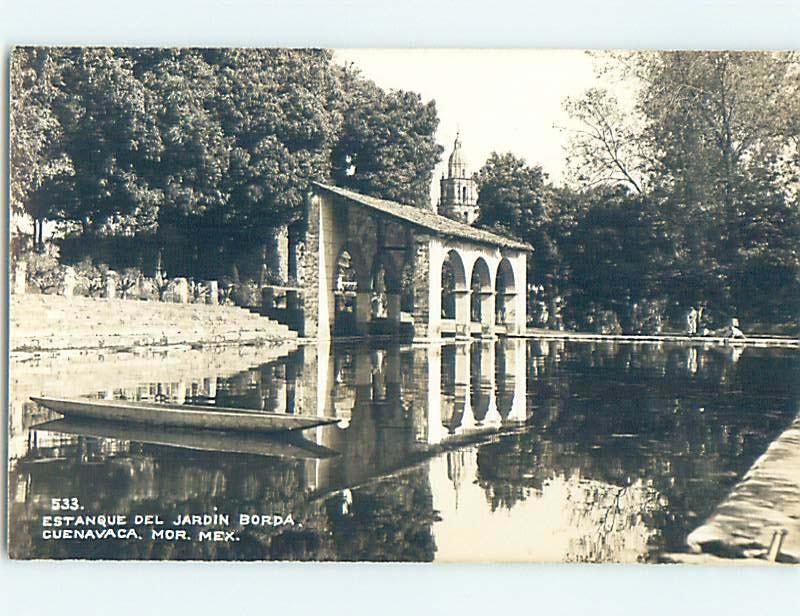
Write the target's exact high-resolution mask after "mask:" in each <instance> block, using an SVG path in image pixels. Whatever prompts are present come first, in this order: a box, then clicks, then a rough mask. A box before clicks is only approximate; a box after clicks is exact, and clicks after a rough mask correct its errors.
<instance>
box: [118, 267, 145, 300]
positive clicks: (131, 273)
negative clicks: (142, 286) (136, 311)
mask: <svg viewBox="0 0 800 616" xmlns="http://www.w3.org/2000/svg"><path fill="white" fill-rule="evenodd" d="M142 278H143V276H142V270H140V269H139V268H138V267H126V268H125V269H124V270H122V273H121V274H120V276H119V294H120V297H122V298H123V299H127V298H128V297H130V296H131V295H133V294H134V292H135V291H136V289H137V287H138V286H139V283H140V281H141V280H142Z"/></svg>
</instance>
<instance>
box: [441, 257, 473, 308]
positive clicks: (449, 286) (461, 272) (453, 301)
mask: <svg viewBox="0 0 800 616" xmlns="http://www.w3.org/2000/svg"><path fill="white" fill-rule="evenodd" d="M466 293H467V276H466V270H465V268H464V261H463V259H462V258H461V255H460V254H458V251H457V250H455V249H452V250H450V251H448V253H447V256H446V257H445V259H444V262H443V263H442V318H443V319H455V320H456V321H458V322H464V323H466V321H467V315H466V314H465V311H464V307H463V306H461V304H462V303H463V301H461V300H462V298H463V297H466Z"/></svg>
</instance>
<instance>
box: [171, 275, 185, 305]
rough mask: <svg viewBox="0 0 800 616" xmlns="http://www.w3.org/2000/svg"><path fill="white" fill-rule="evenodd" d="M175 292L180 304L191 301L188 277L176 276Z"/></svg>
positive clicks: (174, 282)
mask: <svg viewBox="0 0 800 616" xmlns="http://www.w3.org/2000/svg"><path fill="white" fill-rule="evenodd" d="M173 285H174V286H173V294H174V297H175V301H176V302H178V303H179V304H188V303H189V281H188V280H186V278H176V279H175V280H174V281H173Z"/></svg>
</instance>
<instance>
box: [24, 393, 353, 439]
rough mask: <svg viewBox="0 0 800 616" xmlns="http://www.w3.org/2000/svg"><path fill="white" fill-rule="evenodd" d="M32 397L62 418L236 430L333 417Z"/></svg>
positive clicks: (276, 428)
mask: <svg viewBox="0 0 800 616" xmlns="http://www.w3.org/2000/svg"><path fill="white" fill-rule="evenodd" d="M31 400H33V401H34V402H36V403H37V404H40V405H42V406H45V407H47V408H49V409H51V410H53V411H56V412H57V413H61V414H62V415H64V416H65V417H69V418H71V417H79V418H83V419H93V420H102V421H117V422H124V423H132V424H144V425H150V426H173V427H179V428H193V429H198V430H217V431H236V432H263V433H273V432H290V431H293V430H306V429H308V428H315V427H317V426H324V425H329V424H334V423H336V422H338V421H339V420H338V419H336V418H333V417H312V416H307V415H293V414H287V413H266V412H264V411H256V410H249V409H235V408H226V407H218V406H194V405H191V404H166V403H148V402H131V401H128V400H94V399H90V398H73V399H68V398H41V397H34V396H31Z"/></svg>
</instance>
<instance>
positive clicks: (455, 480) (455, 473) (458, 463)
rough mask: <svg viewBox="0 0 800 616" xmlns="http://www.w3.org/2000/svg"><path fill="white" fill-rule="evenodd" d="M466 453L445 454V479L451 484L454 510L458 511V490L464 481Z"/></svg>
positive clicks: (458, 450)
mask: <svg viewBox="0 0 800 616" xmlns="http://www.w3.org/2000/svg"><path fill="white" fill-rule="evenodd" d="M465 455H466V452H465V451H464V450H462V449H456V450H455V451H448V452H447V478H448V479H449V480H450V482H451V483H452V484H453V491H454V493H455V498H456V503H455V504H456V509H458V489H459V488H460V487H461V484H462V482H463V481H464V456H465Z"/></svg>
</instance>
